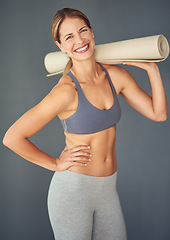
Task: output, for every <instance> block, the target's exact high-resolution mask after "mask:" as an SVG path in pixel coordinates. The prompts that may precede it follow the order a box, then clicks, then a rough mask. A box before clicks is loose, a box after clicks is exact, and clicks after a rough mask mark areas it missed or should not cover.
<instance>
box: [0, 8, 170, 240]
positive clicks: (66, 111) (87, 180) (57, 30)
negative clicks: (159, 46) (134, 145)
mask: <svg viewBox="0 0 170 240" xmlns="http://www.w3.org/2000/svg"><path fill="white" fill-rule="evenodd" d="M51 30H52V35H53V39H54V41H55V43H56V45H57V46H58V47H59V48H60V49H61V50H62V51H63V52H66V53H67V54H68V56H69V57H70V61H69V64H68V65H67V66H66V69H65V73H64V74H63V76H62V77H61V79H60V80H59V82H58V83H57V84H56V86H55V87H54V88H53V89H52V90H51V92H50V93H49V94H48V95H47V96H46V97H45V98H44V99H43V100H42V101H41V102H40V103H39V104H37V105H36V106H35V107H34V108H32V109H30V110H29V111H28V112H26V113H25V114H24V115H23V116H22V117H21V118H20V119H18V120H17V121H16V122H15V123H14V124H13V125H12V126H11V127H10V128H9V129H8V131H7V132H6V134H5V137H4V141H3V142H4V144H5V145H6V146H8V147H9V148H10V149H12V150H13V151H15V152H16V153H17V154H19V155H20V156H22V157H24V158H25V159H27V160H29V161H30V162H33V163H35V164H37V165H39V166H42V167H44V168H47V169H50V170H52V171H55V173H54V175H53V177H52V180H51V183H50V187H49V192H48V211H49V217H50V221H51V225H52V228H53V232H54V236H55V239H63V240H68V239H69V240H85V239H86V240H90V239H93V240H104V239H106V240H112V239H116V240H126V239H127V234H126V227H125V221H124V217H123V213H122V209H121V205H120V201H119V196H118V193H117V189H116V179H117V158H116V151H115V141H116V124H117V123H118V122H119V120H120V117H121V110H120V105H119V102H118V98H117V95H118V94H121V95H122V96H123V98H124V99H125V100H126V101H127V102H128V103H129V104H130V105H131V106H132V107H133V108H134V109H135V110H136V111H138V112H139V113H141V114H143V115H144V116H146V117H147V118H149V119H151V120H153V121H165V120H166V117H167V104H166V96H165V91H164V86H163V83H162V79H161V75H160V72H159V68H158V66H157V64H156V63H146V62H126V64H127V65H133V66H136V67H139V68H142V69H144V70H145V71H146V72H147V73H148V76H149V80H150V83H151V87H152V97H150V96H149V95H148V94H147V93H146V92H144V91H143V90H142V89H141V88H140V87H139V86H138V85H137V83H136V82H135V79H134V78H133V77H132V76H131V74H130V73H129V72H127V71H126V70H125V69H124V68H123V67H121V66H117V65H107V64H105V65H104V64H99V63H97V62H96V61H95V57H94V50H95V41H94V34H93V31H92V28H91V25H90V22H89V20H88V19H87V17H86V16H85V15H84V14H83V13H81V12H80V11H79V10H75V9H70V8H64V9H62V10H60V11H58V12H57V13H56V15H55V17H54V19H53V21H52V25H51ZM56 115H58V117H59V118H60V120H61V122H62V124H63V128H64V133H65V136H66V147H65V148H64V150H63V151H62V152H61V154H60V156H59V157H58V158H53V157H51V156H49V155H48V154H46V153H44V152H42V151H41V150H40V149H38V148H37V147H36V146H35V145H34V144H32V143H31V142H30V140H28V138H29V137H31V136H33V135H34V134H35V133H36V132H38V131H39V130H40V129H41V128H43V127H44V126H45V125H46V124H47V123H48V122H49V121H51V120H52V119H53V118H54V117H55V116H56Z"/></svg>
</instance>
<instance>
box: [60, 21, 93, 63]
mask: <svg viewBox="0 0 170 240" xmlns="http://www.w3.org/2000/svg"><path fill="white" fill-rule="evenodd" d="M59 37H60V42H61V43H58V42H56V44H57V46H58V47H59V48H60V49H61V50H62V51H63V52H66V53H67V54H68V56H69V57H70V58H71V59H72V60H73V61H74V60H86V59H88V58H90V57H91V56H92V55H93V53H94V48H95V41H94V37H93V31H92V30H91V29H90V28H89V27H88V26H87V24H86V23H85V22H84V20H83V19H81V18H77V17H74V18H73V17H72V18H68V17H67V18H65V19H64V21H63V22H62V23H61V25H60V29H59Z"/></svg>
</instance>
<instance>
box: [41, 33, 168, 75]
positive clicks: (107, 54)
mask: <svg viewBox="0 0 170 240" xmlns="http://www.w3.org/2000/svg"><path fill="white" fill-rule="evenodd" d="M168 55H169V44H168V41H167V39H166V38H165V36H164V35H162V34H160V35H155V36H149V37H142V38H135V39H128V40H124V41H118V42H113V43H106V44H101V45H96V46H95V59H96V61H97V62H100V63H104V64H121V63H122V62H123V61H140V62H160V61H164V60H165V59H166V58H167V57H168ZM68 60H69V57H68V56H67V54H65V53H63V52H61V51H57V52H51V53H48V54H47V55H46V56H45V59H44V64H45V68H46V70H47V71H48V73H49V74H48V75H47V76H53V75H56V74H60V73H63V71H64V68H65V66H66V64H67V62H68Z"/></svg>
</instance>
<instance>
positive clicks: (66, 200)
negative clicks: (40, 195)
mask: <svg viewBox="0 0 170 240" xmlns="http://www.w3.org/2000/svg"><path fill="white" fill-rule="evenodd" d="M116 178H117V172H115V173H114V174H113V175H110V176H106V177H95V176H89V175H84V174H80V173H76V172H72V171H69V170H65V171H60V172H55V173H54V175H53V177H52V180H51V183H50V187H49V192H48V199H47V204H48V212H49V218H50V221H51V225H52V229H53V232H54V236H55V239H56V240H92V239H93V240H125V239H127V237H126V227H125V222H124V217H123V214H122V210H121V206H120V202H119V197H118V194H117V190H116Z"/></svg>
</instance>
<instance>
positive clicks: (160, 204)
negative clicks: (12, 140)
mask: <svg viewBox="0 0 170 240" xmlns="http://www.w3.org/2000/svg"><path fill="white" fill-rule="evenodd" d="M63 7H72V8H77V9H79V10H81V11H83V12H84V13H85V14H86V15H87V16H88V17H89V19H90V21H91V24H92V27H93V30H94V34H95V41H96V44H103V43H109V42H114V41H120V40H126V39H130V38H137V37H144V36H151V35H156V34H161V33H162V34H164V35H165V36H166V38H167V39H168V41H169V43H170V30H169V29H170V28H169V23H170V14H169V8H170V2H169V1H168V0H166V1H165V0H150V1H148V0H143V1H137V0H128V1H127V0H121V1H116V0H115V1H114V0H112V1H111V0H110V1H107V0H105V1H104V0H101V1H99V0H98V1H97V0H93V1H90V0H86V1H80V0H71V1H69V0H68V1H66V0H62V1H56V0H48V1H47V0H41V1H40V0H37V1H33V0H29V1H25V0H15V1H12V0H4V1H1V2H0V35H1V40H0V42H1V45H0V48H1V50H0V53H1V55H0V68H1V70H0V71H1V88H0V90H1V94H0V97H1V101H0V104H1V118H0V120H1V129H0V131H1V139H2V138H3V136H4V133H5V131H6V130H7V129H8V128H9V127H10V126H11V124H12V123H13V122H14V121H16V120H17V119H18V118H19V117H20V116H21V115H22V114H23V113H25V112H26V111H27V110H29V109H30V108H31V107H33V106H34V105H36V104H37V103H38V102H39V101H41V99H42V98H43V97H44V96H45V95H46V94H48V92H49V91H50V90H51V89H52V87H53V86H54V85H55V84H56V83H57V82H58V80H59V78H60V77H61V75H58V76H53V77H50V78H47V77H46V74H47V72H46V70H45V68H44V64H43V60H44V56H45V55H46V54H47V53H48V52H50V51H57V50H58V48H57V47H56V46H55V44H54V43H53V40H52V36H51V32H50V25H51V20H52V18H53V16H54V15H55V13H56V11H57V10H58V9H61V8H63ZM158 66H159V69H160V72H161V76H162V79H163V82H164V86H165V89H166V94H167V102H168V111H169V110H170V109H169V103H170V67H169V66H170V57H169V58H168V59H167V60H166V61H164V62H161V63H158ZM123 67H125V68H126V69H127V70H128V71H129V72H130V73H131V74H132V76H133V77H134V78H135V79H136V81H137V83H138V84H139V85H140V86H141V88H143V89H144V90H145V91H147V92H148V93H149V94H151V89H150V84H149V79H148V76H147V73H146V72H145V71H144V70H142V69H139V68H136V67H132V66H123ZM119 101H120V104H121V108H122V118H121V121H120V122H119V124H118V126H117V144H116V148H117V159H118V180H117V188H118V192H119V196H120V200H121V204H122V208H123V212H124V216H125V221H126V225H127V232H128V239H129V240H152V239H154V240H159V239H161V240H168V239H170V228H169V226H170V188H169V182H170V174H169V171H170V159H169V158H170V157H169V154H170V147H169V139H170V132H169V128H170V120H169V116H168V119H167V121H166V122H162V123H158V122H153V121H151V120H149V119H147V118H145V117H143V116H142V115H140V114H139V113H137V112H136V111H135V110H134V109H132V108H131V107H130V106H129V105H128V104H127V103H126V102H125V101H124V100H123V99H122V98H121V96H119ZM64 140H65V139H64V134H63V129H62V125H61V123H60V121H59V119H58V118H57V117H56V118H55V119H53V120H52V121H51V122H50V123H49V124H48V125H47V126H45V127H44V128H43V129H42V130H41V131H40V132H39V133H37V134H36V135H34V136H33V137H32V138H31V141H33V142H34V143H35V144H36V145H37V146H38V147H39V148H40V149H42V150H43V151H45V152H47V153H48V154H50V155H52V156H54V157H57V156H59V154H60V152H61V151H62V149H63V148H64V144H65V143H64ZM1 142H2V141H1ZM0 164H1V166H0V170H1V173H0V184H1V189H0V202H1V203H0V208H1V209H0V213H1V214H0V239H2V240H10V239H14V240H16V239H17V240H30V239H31V240H40V239H41V240H47V239H48V240H52V239H54V238H53V233H52V229H51V226H50V222H49V219H48V213H47V205H46V200H47V192H48V187H49V184H50V180H51V178H52V175H53V172H52V171H49V170H46V169H43V168H41V167H39V166H36V165H34V164H32V163H30V162H28V161H26V160H24V159H22V158H21V157H19V156H18V155H16V154H15V153H14V152H12V151H11V150H9V149H8V148H6V147H5V146H3V145H2V144H1V161H0ZM106 224H107V223H106ZM105 240H107V239H105Z"/></svg>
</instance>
